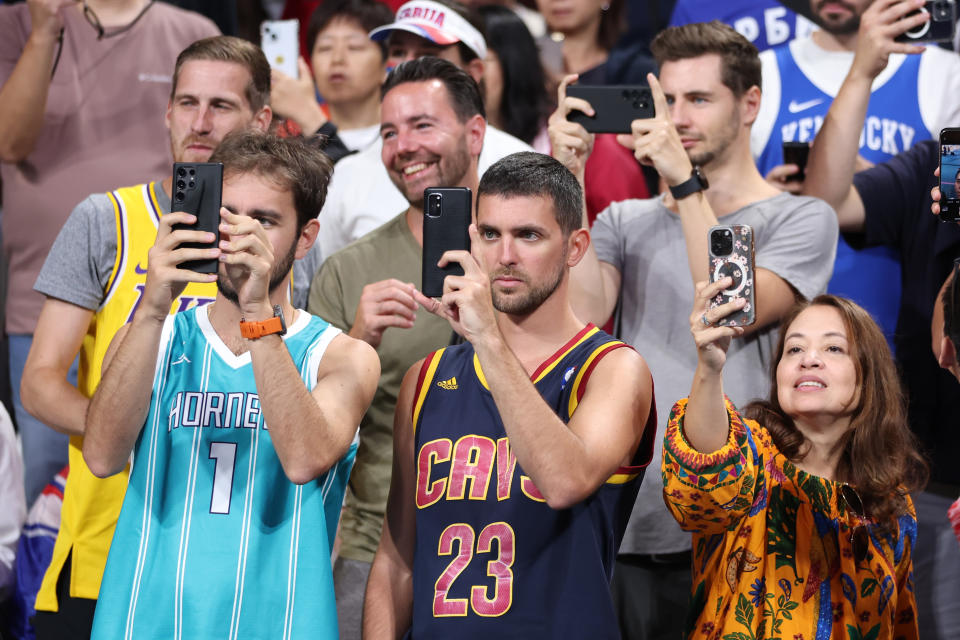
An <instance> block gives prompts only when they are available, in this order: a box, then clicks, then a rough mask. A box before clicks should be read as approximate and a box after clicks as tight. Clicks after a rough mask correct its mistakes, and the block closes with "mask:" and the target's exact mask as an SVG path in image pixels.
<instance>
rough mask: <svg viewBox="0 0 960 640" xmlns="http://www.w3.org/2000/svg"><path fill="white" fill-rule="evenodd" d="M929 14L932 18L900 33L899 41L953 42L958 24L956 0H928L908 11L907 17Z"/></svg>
mask: <svg viewBox="0 0 960 640" xmlns="http://www.w3.org/2000/svg"><path fill="white" fill-rule="evenodd" d="M920 12H923V13H926V14H929V16H930V19H929V20H927V21H926V22H924V23H923V24H921V25H919V26H917V27H914V28H913V29H910V30H909V31H906V32H904V33H901V34H900V35H898V36H897V37H896V38H894V40H896V41H897V42H953V32H954V29H955V28H956V24H957V4H956V2H955V1H954V0H927V1H926V2H924V3H923V6H922V7H920V8H919V9H917V10H916V11H912V12H910V13H908V14H907V15H906V16H905V17H907V18H909V17H910V16H913V15H916V14H917V13H920Z"/></svg>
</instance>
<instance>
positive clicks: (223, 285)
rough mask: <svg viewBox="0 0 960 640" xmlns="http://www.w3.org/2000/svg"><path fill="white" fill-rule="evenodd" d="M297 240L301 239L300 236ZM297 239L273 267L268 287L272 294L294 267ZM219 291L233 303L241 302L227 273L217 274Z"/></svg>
mask: <svg viewBox="0 0 960 640" xmlns="http://www.w3.org/2000/svg"><path fill="white" fill-rule="evenodd" d="M297 240H299V238H298V239H297ZM297 240H294V241H293V244H292V245H291V246H290V250H289V251H287V253H286V255H284V256H283V259H282V260H281V261H280V262H278V263H277V264H276V266H275V267H274V268H273V272H272V273H271V274H270V286H269V288H268V291H269V293H270V294H273V292H274V291H276V289H277V287H279V286H280V284H281V283H282V282H283V279H284V278H286V277H287V274H288V273H290V269H292V268H293V260H294V257H295V256H296V254H297ZM217 291H219V292H220V294H221V295H223V297H224V298H226V299H227V300H229V301H230V302H232V303H233V304H236V305H239V304H240V298H239V297H238V296H237V290H236V289H234V288H233V285H231V284H230V283H229V281H228V278H227V276H226V275H225V273H222V272H221V273H218V274H217Z"/></svg>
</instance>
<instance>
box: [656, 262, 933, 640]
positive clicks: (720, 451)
mask: <svg viewBox="0 0 960 640" xmlns="http://www.w3.org/2000/svg"><path fill="white" fill-rule="evenodd" d="M729 284H730V281H729V280H728V279H724V280H721V281H720V282H719V283H716V284H710V285H706V284H704V283H701V284H700V285H698V287H697V291H698V293H697V302H696V304H695V307H694V312H693V314H692V315H691V316H690V327H691V332H692V333H693V336H694V340H695V342H696V345H697V350H698V364H697V370H696V373H695V374H694V380H693V386H692V388H691V390H690V397H689V398H688V399H685V400H681V401H680V402H678V403H677V405H676V406H675V407H674V409H673V412H672V414H671V416H670V422H669V426H668V427H667V435H666V438H665V440H664V454H663V472H664V499H665V501H666V503H667V506H668V508H669V509H670V511H671V512H672V513H673V515H674V517H675V518H676V519H677V521H678V522H679V523H680V525H681V527H683V528H684V529H686V530H688V531H691V532H693V547H694V561H693V572H694V576H693V577H694V579H693V589H694V592H693V605H692V607H693V608H692V610H691V611H690V612H689V616H688V620H690V621H691V627H690V628H689V629H688V635H687V637H688V638H720V637H734V636H735V637H743V638H760V637H781V638H806V639H809V640H813V639H814V638H825V637H843V638H868V637H869V638H874V639H876V640H893V638H907V639H911V638H917V637H918V632H917V621H916V602H915V600H914V594H913V584H912V569H913V566H912V560H911V558H912V552H913V546H914V543H915V542H916V531H917V529H916V527H917V521H916V515H915V512H914V509H913V504H912V502H911V500H910V497H909V495H908V493H907V492H908V490H913V489H917V488H919V487H920V486H922V484H923V483H924V482H925V480H926V473H927V470H926V465H925V463H924V461H923V459H922V458H921V457H920V455H919V453H917V450H916V447H915V445H914V440H913V436H912V434H911V433H910V431H909V429H908V427H907V421H906V413H905V408H904V398H903V393H902V391H901V389H900V383H899V379H898V376H897V372H896V368H895V365H894V362H893V358H892V356H891V355H890V350H889V348H888V347H887V343H886V341H885V340H884V337H883V334H882V332H881V331H880V329H879V327H877V325H876V323H875V322H874V321H873V319H872V318H871V317H870V315H869V314H868V313H867V312H866V311H864V310H863V309H862V308H861V307H859V306H858V305H856V304H855V303H853V302H851V301H849V300H846V299H844V298H839V297H836V296H830V295H822V296H818V297H817V298H815V299H813V300H812V301H810V302H802V303H798V304H797V305H796V306H795V307H794V308H793V309H792V310H791V311H790V312H789V313H788V314H787V316H786V317H785V318H784V319H783V321H782V324H781V330H780V337H779V341H778V343H777V352H776V354H775V356H774V358H773V362H774V363H775V365H774V367H773V371H772V372H771V373H772V375H771V389H770V397H769V399H767V400H764V401H758V402H754V403H751V404H750V405H748V406H747V407H746V409H745V411H744V413H743V414H741V413H740V412H739V411H737V409H736V407H734V406H733V404H732V403H731V402H730V401H729V400H728V399H726V398H725V396H724V395H723V377H722V370H723V365H724V362H725V360H726V350H727V347H728V346H729V344H730V340H731V339H732V338H734V337H736V336H739V335H741V334H742V333H743V330H742V328H739V327H727V326H720V325H718V324H717V322H718V321H719V320H721V319H722V318H724V317H725V316H726V315H727V314H729V313H731V312H732V311H734V310H737V309H739V308H741V307H742V305H743V304H744V303H743V302H742V301H737V300H735V301H733V302H729V303H727V304H725V305H722V306H720V307H717V308H713V309H710V308H709V307H708V301H709V300H710V299H711V298H712V297H713V296H715V295H716V294H717V293H718V292H719V291H720V290H721V289H722V288H723V287H726V286H728V285H729Z"/></svg>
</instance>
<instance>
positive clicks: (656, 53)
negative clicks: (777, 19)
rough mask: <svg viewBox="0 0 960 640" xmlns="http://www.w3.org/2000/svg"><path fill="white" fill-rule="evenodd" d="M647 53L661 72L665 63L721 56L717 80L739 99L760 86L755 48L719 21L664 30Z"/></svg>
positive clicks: (696, 23)
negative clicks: (649, 52) (654, 59)
mask: <svg viewBox="0 0 960 640" xmlns="http://www.w3.org/2000/svg"><path fill="white" fill-rule="evenodd" d="M650 51H651V52H652V53H653V57H654V58H656V60H657V65H658V66H659V67H660V68H661V69H662V68H663V63H664V62H676V61H677V60H687V59H689V58H697V57H699V56H703V55H707V54H711V53H715V54H717V55H718V56H720V66H721V71H720V79H721V81H722V82H723V84H724V85H725V86H726V87H727V88H728V89H730V90H731V91H733V95H735V96H737V97H738V98H739V97H740V96H742V95H743V94H744V93H746V92H747V90H748V89H750V87H753V86H756V87H758V88H759V87H761V86H762V85H761V76H760V54H759V53H757V48H756V47H755V46H753V45H752V44H750V41H749V40H747V39H746V38H744V37H743V36H742V35H740V34H739V33H737V32H736V30H734V29H733V28H732V27H730V26H728V25H726V24H724V23H722V22H720V21H719V20H714V21H712V22H694V23H692V24H685V25H682V26H679V27H670V28H668V29H664V30H663V31H661V32H660V33H658V34H657V37H656V38H654V39H653V42H651V43H650Z"/></svg>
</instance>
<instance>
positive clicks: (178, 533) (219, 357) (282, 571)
mask: <svg viewBox="0 0 960 640" xmlns="http://www.w3.org/2000/svg"><path fill="white" fill-rule="evenodd" d="M339 333H340V332H339V330H338V329H336V328H334V327H331V326H330V325H329V324H328V323H327V322H325V321H323V320H321V319H320V318H317V317H314V316H311V315H310V314H308V313H306V312H304V311H300V312H299V313H298V315H297V318H296V320H295V321H294V322H293V323H292V325H291V326H290V327H289V329H288V331H287V335H286V336H284V342H285V344H286V346H287V349H289V351H290V355H291V357H292V358H293V362H294V364H295V365H296V366H297V368H298V369H299V370H300V375H301V377H302V379H303V381H304V383H305V384H306V386H307V388H308V389H312V388H313V387H314V385H315V384H316V379H317V370H318V367H319V364H320V360H321V358H322V357H323V353H324V351H325V349H326V348H327V346H328V345H329V344H330V341H331V340H333V338H334V337H336V336H337V335H338V334H339ZM356 449H357V438H356V437H354V441H353V443H352V444H351V446H350V449H349V451H348V452H347V454H346V455H345V456H344V457H343V458H342V459H341V460H340V461H339V462H338V463H337V464H336V465H335V466H334V467H332V468H331V469H330V470H329V471H327V472H326V473H325V474H324V475H322V476H321V477H319V478H317V479H316V480H314V481H312V482H308V483H307V484H305V485H296V484H293V483H292V482H290V480H288V479H287V477H286V475H284V472H283V469H282V467H281V465H280V460H279V459H278V458H277V454H276V452H275V450H274V448H273V444H272V443H271V439H270V430H269V425H268V424H266V423H265V422H264V420H263V416H262V415H261V413H260V400H259V396H258V395H257V388H256V384H255V381H254V377H253V367H252V364H251V360H250V354H249V353H244V354H241V355H239V356H238V355H234V354H233V353H232V352H231V351H230V350H229V349H228V348H227V347H226V345H225V344H224V343H223V342H222V341H221V340H220V338H219V337H218V336H217V334H216V332H215V331H214V330H213V327H212V326H211V325H210V321H209V319H208V318H207V307H201V308H198V309H192V310H190V311H187V312H184V313H178V314H176V315H174V316H171V317H170V318H169V319H168V320H167V322H166V324H165V325H164V329H163V335H162V338H161V341H160V349H159V353H158V357H157V366H156V373H155V376H154V383H153V394H152V396H151V399H150V410H149V413H148V415H147V419H146V422H145V423H144V427H143V430H142V431H141V433H140V436H139V438H138V439H137V443H136V447H135V449H134V455H133V465H132V467H131V469H130V484H129V486H128V488H127V493H126V496H125V497H124V500H123V508H122V509H121V511H120V518H119V521H118V523H117V529H116V533H115V534H114V538H113V543H112V546H111V549H110V555H109V558H108V559H107V567H106V571H105V573H104V578H103V584H102V585H101V588H100V595H99V599H98V602H97V610H96V616H95V619H94V629H93V637H94V638H98V639H100V640H105V639H109V640H118V639H121V638H122V639H126V640H133V639H135V640H143V639H149V638H158V639H159V638H163V639H164V640H180V639H181V638H183V639H187V638H223V639H225V640H227V639H231V640H232V639H234V638H242V639H243V640H254V639H264V640H266V639H270V640H281V639H287V638H292V639H296V638H311V639H313V638H337V636H338V632H337V614H336V606H335V601H334V595H333V577H332V572H331V567H330V554H331V551H332V548H333V540H334V536H335V535H336V528H337V523H338V520H339V516H340V508H341V506H342V504H343V495H344V491H345V489H346V483H347V479H348V476H349V474H350V468H351V467H352V466H353V459H354V456H355V455H356Z"/></svg>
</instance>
